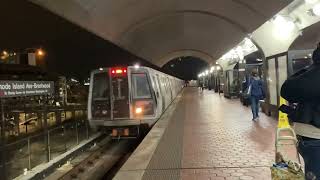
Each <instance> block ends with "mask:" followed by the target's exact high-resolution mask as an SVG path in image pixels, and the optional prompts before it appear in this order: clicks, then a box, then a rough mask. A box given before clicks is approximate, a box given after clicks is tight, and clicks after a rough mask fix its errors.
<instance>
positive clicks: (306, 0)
mask: <svg viewBox="0 0 320 180" xmlns="http://www.w3.org/2000/svg"><path fill="white" fill-rule="evenodd" d="M317 1H318V0H305V2H306V3H308V4H314V3H316V2H317Z"/></svg>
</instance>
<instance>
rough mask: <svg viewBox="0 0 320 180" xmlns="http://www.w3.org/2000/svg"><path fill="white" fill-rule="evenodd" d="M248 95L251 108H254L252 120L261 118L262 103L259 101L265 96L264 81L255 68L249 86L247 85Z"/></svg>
mask: <svg viewBox="0 0 320 180" xmlns="http://www.w3.org/2000/svg"><path fill="white" fill-rule="evenodd" d="M247 87H248V88H247V92H246V93H247V96H248V97H249V99H250V102H251V110H252V116H253V118H252V120H253V121H257V120H259V109H260V103H259V101H260V100H262V99H264V98H265V93H264V88H263V82H262V80H261V79H260V77H259V76H258V72H257V71H256V70H253V71H252V72H251V77H250V78H249V82H248V86H247Z"/></svg>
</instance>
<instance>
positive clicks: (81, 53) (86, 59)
mask: <svg viewBox="0 0 320 180" xmlns="http://www.w3.org/2000/svg"><path fill="white" fill-rule="evenodd" d="M0 17H1V26H0V50H11V49H14V50H17V51H21V50H23V49H25V48H40V47H41V48H42V49H44V50H45V52H46V56H45V60H46V61H47V64H48V68H49V71H53V72H58V73H60V74H63V75H66V76H75V77H78V78H86V77H88V74H89V72H90V71H91V70H92V69H96V68H99V67H108V66H125V65H132V64H135V63H140V64H141V65H145V66H149V67H152V68H157V69H158V70H160V69H159V68H158V67H156V66H154V65H152V64H150V63H148V62H147V61H145V60H143V59H142V58H139V57H137V56H135V55H133V54H131V53H129V52H127V51H125V50H123V49H121V48H119V47H118V46H116V45H114V44H112V43H110V42H108V41H106V40H104V39H102V38H100V37H97V36H96V35H94V34H92V33H90V32H87V31H86V30H84V29H82V28H80V27H78V26H76V25H73V24H72V23H70V22H68V21H66V20H64V19H63V18H60V17H58V16H56V15H54V14H52V13H51V12H48V11H47V10H45V9H42V8H41V7H38V6H36V5H34V4H32V3H29V2H27V1H24V0H1V3H0ZM182 59H183V60H182V61H179V60H178V59H176V60H173V61H171V62H169V63H168V64H167V65H165V66H164V68H163V69H161V70H162V71H164V72H166V73H170V74H172V75H176V76H178V77H180V78H183V79H193V78H196V76H197V74H198V72H199V71H201V70H202V69H204V66H205V65H206V63H204V62H203V61H201V60H199V59H196V58H191V57H184V58H182ZM172 64H175V65H174V66H171V65H172ZM168 65H169V66H170V68H168Z"/></svg>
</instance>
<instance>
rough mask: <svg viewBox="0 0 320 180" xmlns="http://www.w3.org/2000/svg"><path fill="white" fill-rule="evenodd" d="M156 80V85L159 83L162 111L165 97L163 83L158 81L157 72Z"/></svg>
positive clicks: (164, 105)
mask: <svg viewBox="0 0 320 180" xmlns="http://www.w3.org/2000/svg"><path fill="white" fill-rule="evenodd" d="M157 82H158V85H159V91H160V96H161V97H160V98H161V101H162V103H161V104H162V112H163V111H164V110H165V107H166V102H165V97H164V92H165V90H164V84H163V83H161V81H160V77H159V74H157Z"/></svg>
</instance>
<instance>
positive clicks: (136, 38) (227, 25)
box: [30, 0, 291, 66]
mask: <svg viewBox="0 0 320 180" xmlns="http://www.w3.org/2000/svg"><path fill="white" fill-rule="evenodd" d="M30 1H31V2H33V3H36V4H38V5H40V6H42V7H44V8H47V9H49V10H50V11H52V12H53V13H56V14H57V15H60V16H62V17H64V18H66V19H68V20H69V21H71V22H73V23H75V24H78V25H79V26H82V27H83V28H85V29H87V30H89V31H91V32H92V33H95V34H97V35H99V36H100V37H102V38H104V39H106V40H109V41H112V42H113V43H115V44H117V45H119V46H121V47H123V48H125V49H127V50H129V51H130V52H132V53H134V54H136V55H138V56H140V57H142V58H145V59H146V60H149V61H151V62H153V63H154V64H156V65H159V66H162V65H163V64H165V63H166V62H167V61H168V60H170V59H171V58H175V57H177V56H186V55H188V56H189V55H194V56H197V57H201V58H203V59H204V60H207V61H208V62H209V63H212V62H213V61H215V60H216V59H218V58H219V57H220V56H221V55H223V54H224V53H225V52H226V51H228V50H230V49H231V48H232V47H234V46H235V45H236V44H237V43H239V42H240V41H241V40H242V39H243V38H244V37H245V36H246V35H247V34H249V33H251V32H253V31H254V30H255V29H257V28H258V27H259V26H260V25H262V24H263V23H264V22H265V21H267V20H268V19H270V18H271V17H272V16H273V15H275V14H276V13H277V12H278V11H279V10H280V9H282V8H284V7H285V6H286V5H288V4H289V3H290V2H291V0H54V1H53V0H30Z"/></svg>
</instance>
